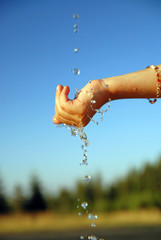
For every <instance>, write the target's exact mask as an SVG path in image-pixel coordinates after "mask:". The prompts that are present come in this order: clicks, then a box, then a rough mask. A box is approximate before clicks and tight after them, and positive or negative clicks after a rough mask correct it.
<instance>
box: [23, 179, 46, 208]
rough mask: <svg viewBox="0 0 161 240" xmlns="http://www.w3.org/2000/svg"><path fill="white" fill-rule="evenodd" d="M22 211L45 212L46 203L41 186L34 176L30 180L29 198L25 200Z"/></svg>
mask: <svg viewBox="0 0 161 240" xmlns="http://www.w3.org/2000/svg"><path fill="white" fill-rule="evenodd" d="M24 209H25V210H26V211H30V212H38V211H45V210H47V203H46V200H45V198H44V196H43V193H42V190H41V185H40V182H39V180H38V178H37V177H36V176H33V177H32V180H31V196H30V197H29V198H28V199H27V200H26V202H25V204H24Z"/></svg>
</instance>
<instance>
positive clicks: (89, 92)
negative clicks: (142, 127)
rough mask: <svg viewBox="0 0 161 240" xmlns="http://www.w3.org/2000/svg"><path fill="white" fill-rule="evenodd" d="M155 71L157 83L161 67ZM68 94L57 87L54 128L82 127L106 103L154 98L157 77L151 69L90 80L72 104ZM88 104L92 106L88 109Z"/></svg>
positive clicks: (160, 75) (67, 88)
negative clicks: (60, 125) (58, 125)
mask: <svg viewBox="0 0 161 240" xmlns="http://www.w3.org/2000/svg"><path fill="white" fill-rule="evenodd" d="M158 67H159V70H160V72H159V78H160V79H161V65H158ZM107 86H108V87H107ZM69 91H70V89H69V87H68V86H65V87H63V86H61V85H58V87H57V91H56V96H55V116H54V117H53V121H54V123H55V124H60V123H66V124H68V125H72V126H75V127H79V126H86V125H87V124H88V123H89V121H90V117H92V116H93V115H94V114H95V113H96V112H95V111H94V109H98V108H101V107H102V106H103V105H104V104H105V103H106V102H108V101H109V99H111V100H116V99H126V98H156V93H157V73H156V71H155V70H154V69H151V68H148V69H144V70H141V71H137V72H133V73H128V74H125V75H121V76H116V77H110V78H104V79H99V80H93V81H92V82H91V83H88V84H87V85H86V86H85V87H84V88H83V89H82V90H81V91H80V93H79V95H78V97H77V98H76V99H74V100H70V99H69V98H68V94H69ZM159 91H160V89H159ZM160 96H161V93H160ZM160 96H159V97H160ZM91 100H94V102H95V103H94V104H92V105H91ZM91 106H92V107H91Z"/></svg>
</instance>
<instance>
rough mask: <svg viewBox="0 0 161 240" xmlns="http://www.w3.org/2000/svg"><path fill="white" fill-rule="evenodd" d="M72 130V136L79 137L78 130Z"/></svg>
mask: <svg viewBox="0 0 161 240" xmlns="http://www.w3.org/2000/svg"><path fill="white" fill-rule="evenodd" d="M70 130H71V132H70V134H71V135H72V136H77V130H76V129H73V128H71V129H70Z"/></svg>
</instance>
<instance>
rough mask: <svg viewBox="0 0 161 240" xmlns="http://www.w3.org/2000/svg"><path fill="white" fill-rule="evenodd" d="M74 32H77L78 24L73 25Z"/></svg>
mask: <svg viewBox="0 0 161 240" xmlns="http://www.w3.org/2000/svg"><path fill="white" fill-rule="evenodd" d="M74 32H78V24H77V23H75V24H74Z"/></svg>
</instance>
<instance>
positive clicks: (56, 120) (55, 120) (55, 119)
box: [53, 116, 62, 124]
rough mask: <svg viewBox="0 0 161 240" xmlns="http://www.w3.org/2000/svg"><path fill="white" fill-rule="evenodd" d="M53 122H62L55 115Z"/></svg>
mask: <svg viewBox="0 0 161 240" xmlns="http://www.w3.org/2000/svg"><path fill="white" fill-rule="evenodd" d="M53 122H54V123H55V124H60V123H62V122H61V121H60V120H58V119H57V118H56V116H54V117H53Z"/></svg>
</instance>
